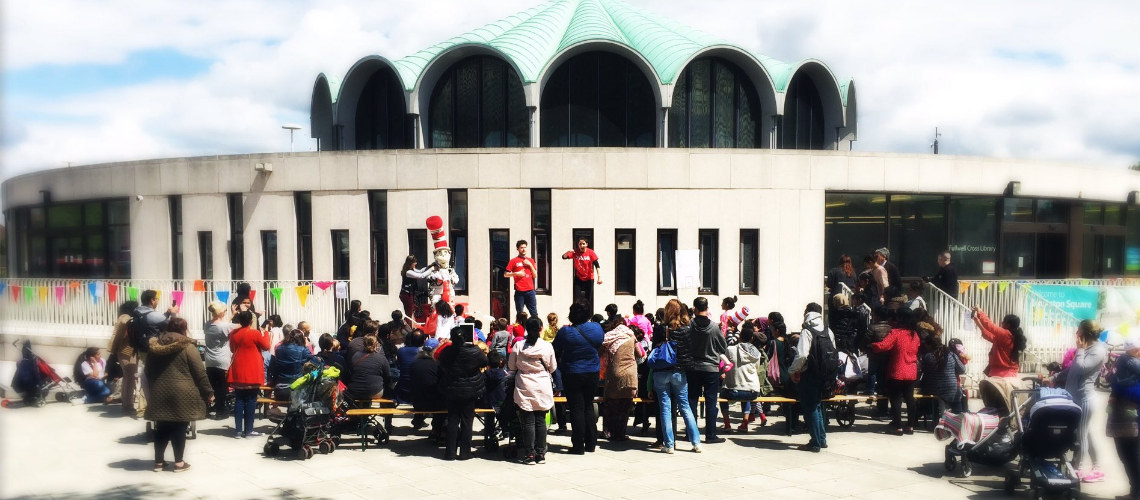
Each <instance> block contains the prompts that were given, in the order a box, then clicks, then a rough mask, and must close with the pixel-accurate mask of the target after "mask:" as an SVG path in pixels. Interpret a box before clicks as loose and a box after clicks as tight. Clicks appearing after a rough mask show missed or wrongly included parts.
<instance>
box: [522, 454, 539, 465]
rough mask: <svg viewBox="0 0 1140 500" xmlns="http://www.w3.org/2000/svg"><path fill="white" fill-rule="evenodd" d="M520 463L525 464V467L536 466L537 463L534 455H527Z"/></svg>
mask: <svg viewBox="0 0 1140 500" xmlns="http://www.w3.org/2000/svg"><path fill="white" fill-rule="evenodd" d="M519 463H521V464H524V465H534V464H535V463H536V462H535V460H534V455H527V456H525V457H523V458H522V459H520V460H519Z"/></svg>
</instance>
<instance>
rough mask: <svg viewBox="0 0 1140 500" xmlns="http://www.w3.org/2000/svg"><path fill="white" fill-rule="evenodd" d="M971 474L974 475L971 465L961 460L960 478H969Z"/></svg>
mask: <svg viewBox="0 0 1140 500" xmlns="http://www.w3.org/2000/svg"><path fill="white" fill-rule="evenodd" d="M973 473H974V467H973V466H972V465H970V462H968V461H966V460H963V461H962V477H970V475H971V474H973Z"/></svg>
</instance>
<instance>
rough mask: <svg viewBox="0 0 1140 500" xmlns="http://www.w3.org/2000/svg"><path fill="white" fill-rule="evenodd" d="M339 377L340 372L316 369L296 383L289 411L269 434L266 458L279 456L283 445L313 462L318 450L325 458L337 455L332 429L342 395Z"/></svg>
mask: <svg viewBox="0 0 1140 500" xmlns="http://www.w3.org/2000/svg"><path fill="white" fill-rule="evenodd" d="M339 376H340V370H339V369H337V368H333V367H329V368H324V369H323V370H321V369H319V368H314V369H312V370H311V371H309V372H308V373H306V374H305V375H302V376H301V378H299V379H297V380H296V381H295V382H293V384H292V385H291V386H290V387H291V388H292V389H293V393H292V396H291V400H290V403H289V410H288V411H287V412H286V413H285V417H284V418H282V419H281V421H280V422H278V423H277V427H275V428H274V429H273V432H270V433H269V438H268V439H267V440H266V443H265V447H264V449H263V451H264V452H265V454H266V455H268V456H276V455H277V454H278V453H280V452H281V445H282V444H285V445H288V446H289V448H291V449H293V451H294V453H295V454H296V456H297V458H298V459H300V460H307V459H310V458H313V449H314V448H315V449H316V450H317V451H319V452H321V453H322V454H328V453H332V452H334V451H336V443H335V442H334V441H333V439H332V427H333V408H335V406H336V404H337V401H338V398H339V395H340V391H339V390H338V388H337V384H338V381H337V377H339Z"/></svg>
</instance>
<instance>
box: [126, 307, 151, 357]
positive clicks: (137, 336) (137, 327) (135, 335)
mask: <svg viewBox="0 0 1140 500" xmlns="http://www.w3.org/2000/svg"><path fill="white" fill-rule="evenodd" d="M127 342H129V343H130V344H131V347H133V348H134V349H135V352H150V328H148V327H147V324H146V315H145V314H139V313H138V311H131V319H130V320H128V321H127Z"/></svg>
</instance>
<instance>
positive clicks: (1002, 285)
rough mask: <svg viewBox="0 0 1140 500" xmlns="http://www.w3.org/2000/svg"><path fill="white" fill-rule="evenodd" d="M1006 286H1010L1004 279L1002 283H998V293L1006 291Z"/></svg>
mask: <svg viewBox="0 0 1140 500" xmlns="http://www.w3.org/2000/svg"><path fill="white" fill-rule="evenodd" d="M1006 288H1009V283H1007V282H1004V281H1003V282H1001V283H998V293H1005V289H1006Z"/></svg>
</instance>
